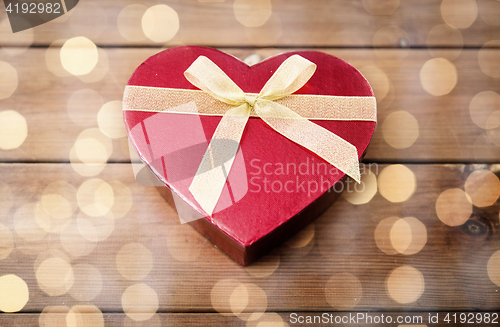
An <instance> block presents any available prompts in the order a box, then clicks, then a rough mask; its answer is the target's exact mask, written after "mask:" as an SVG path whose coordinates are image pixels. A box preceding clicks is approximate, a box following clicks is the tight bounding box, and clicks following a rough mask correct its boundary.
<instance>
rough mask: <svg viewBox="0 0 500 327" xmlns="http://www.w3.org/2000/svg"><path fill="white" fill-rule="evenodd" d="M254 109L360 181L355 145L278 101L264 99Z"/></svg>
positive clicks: (282, 131)
mask: <svg viewBox="0 0 500 327" xmlns="http://www.w3.org/2000/svg"><path fill="white" fill-rule="evenodd" d="M254 109H255V111H256V113H257V115H259V117H260V118H261V119H262V120H264V121H265V122H266V123H267V124H268V125H269V126H270V127H272V128H273V129H274V130H276V131H277V132H278V133H280V134H281V135H283V136H285V137H286V138H288V139H290V140H291V141H293V142H295V143H297V144H299V145H301V146H303V147H304V148H306V149H308V150H310V151H312V152H314V153H315V154H317V155H318V156H320V157H321V158H323V159H324V160H326V161H327V162H328V163H330V164H331V165H333V166H335V167H336V168H337V169H339V170H340V171H342V172H343V173H345V174H346V175H348V176H350V177H351V178H353V179H354V180H355V181H356V182H358V183H359V182H360V181H361V174H360V172H359V161H358V158H359V157H358V150H357V149H356V147H355V146H354V145H352V144H351V143H349V142H347V141H346V140H344V139H343V138H341V137H340V136H338V135H335V134H334V133H332V132H330V131H328V130H327V129H325V128H323V127H321V126H319V125H317V124H315V123H313V122H311V121H309V120H307V119H306V118H304V117H302V116H300V115H299V114H297V113H295V112H294V111H292V110H290V109H289V108H287V107H285V106H283V105H280V104H278V103H276V102H272V101H268V100H261V101H258V103H256V105H255V106H254Z"/></svg>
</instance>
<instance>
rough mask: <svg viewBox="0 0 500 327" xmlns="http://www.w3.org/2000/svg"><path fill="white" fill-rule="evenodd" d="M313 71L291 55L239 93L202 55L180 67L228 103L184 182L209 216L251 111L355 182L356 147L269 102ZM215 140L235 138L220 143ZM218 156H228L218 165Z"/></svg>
mask: <svg viewBox="0 0 500 327" xmlns="http://www.w3.org/2000/svg"><path fill="white" fill-rule="evenodd" d="M315 70H316V65H315V64H314V63H312V62H311V61H309V60H307V59H305V58H303V57H301V56H299V55H293V56H291V57H289V58H288V59H286V60H285V61H284V62H283V63H282V64H281V66H280V67H279V68H278V69H277V70H276V72H275V73H274V74H273V76H271V78H270V79H269V80H268V81H267V83H266V84H265V85H264V87H263V88H262V90H261V91H260V93H259V94H248V93H244V92H243V91H242V90H241V89H240V88H239V87H238V86H237V85H236V84H235V83H234V82H233V81H232V80H231V79H230V78H229V77H228V76H227V75H226V74H225V73H224V71H222V70H221V69H220V68H219V67H218V66H217V65H216V64H214V63H213V62H212V61H211V60H210V59H208V58H207V57H204V56H200V57H198V58H197V59H196V60H195V61H194V62H193V63H192V64H191V66H190V67H189V68H188V69H187V70H186V71H185V72H184V75H185V77H186V78H187V79H188V80H189V82H190V83H192V84H193V85H194V86H196V87H198V88H199V89H201V90H202V91H204V92H206V93H208V94H209V95H210V96H212V97H213V98H215V99H217V100H219V101H222V102H224V103H226V104H229V105H230V106H232V107H231V108H230V109H229V110H227V111H226V112H225V113H224V115H223V116H222V119H221V121H220V123H219V125H218V126H217V128H216V130H215V133H214V135H213V137H212V140H211V141H210V144H209V146H208V148H207V150H206V152H205V155H204V156H203V159H202V161H201V163H200V166H199V168H198V171H197V173H196V175H195V177H194V179H193V181H192V183H191V185H190V186H189V190H190V192H191V193H192V194H193V196H194V198H195V199H196V201H197V202H198V203H199V204H200V206H201V207H202V209H203V210H204V211H205V212H207V213H208V214H209V215H212V213H213V211H214V209H215V206H216V204H217V201H218V200H219V197H220V195H221V193H222V190H223V188H224V185H225V183H226V179H227V176H228V172H229V171H230V170H231V166H232V164H233V161H234V158H235V156H236V153H237V151H238V148H239V143H240V140H241V137H242V134H243V131H244V129H245V125H246V123H247V121H248V118H249V117H250V115H251V113H255V114H256V115H257V116H258V117H260V118H261V119H262V120H263V121H264V122H266V123H267V124H268V125H269V126H270V127H272V128H273V129H274V130H275V131H277V132H278V133H280V134H281V135H283V136H284V137H286V138H288V139H290V140H291V141H293V142H295V143H297V144H299V145H301V146H303V147H305V148H306V149H308V150H310V151H312V152H314V153H315V154H317V155H318V156H320V157H321V158H323V159H324V160H326V161H327V162H328V163H330V164H331V165H333V166H335V167H336V168H337V169H339V170H340V171H342V172H343V173H345V174H347V175H349V176H350V177H352V178H353V179H354V180H356V181H357V182H359V181H360V172H359V163H358V152H357V149H356V147H355V146H354V145H352V144H351V143H349V142H347V141H345V140H344V139H342V138H341V137H339V136H337V135H335V134H334V133H332V132H330V131H328V130H327V129H325V128H323V127H321V126H319V125H317V124H315V123H313V122H311V121H309V120H308V119H306V118H304V117H302V116H301V115H299V114H298V113H296V112H295V111H293V110H291V109H289V108H288V107H286V106H284V105H282V104H280V103H278V102H276V101H275V100H279V99H282V98H285V97H287V96H289V95H291V94H292V93H294V92H295V91H297V90H299V89H300V88H301V87H302V86H304V84H306V83H307V81H308V80H309V79H310V78H311V76H312V75H313V74H314V72H315ZM332 109H333V108H332ZM220 140H232V141H235V142H224V143H221V142H220ZM218 141H219V142H218ZM218 157H221V158H231V159H229V160H227V161H226V162H224V163H223V164H219V163H218V160H217V158H218Z"/></svg>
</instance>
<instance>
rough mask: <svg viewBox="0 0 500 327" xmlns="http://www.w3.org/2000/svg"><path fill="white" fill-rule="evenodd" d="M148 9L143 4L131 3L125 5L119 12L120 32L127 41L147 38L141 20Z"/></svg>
mask: <svg viewBox="0 0 500 327" xmlns="http://www.w3.org/2000/svg"><path fill="white" fill-rule="evenodd" d="M147 9H148V8H147V7H146V6H143V5H141V4H131V5H128V6H126V7H124V8H123V9H122V10H121V11H120V13H119V14H118V19H117V24H118V32H119V33H120V35H121V36H123V37H124V38H125V39H126V40H127V41H130V42H139V41H143V40H145V39H146V35H144V33H143V31H142V28H141V21H142V16H143V15H144V14H145V13H146V10H147Z"/></svg>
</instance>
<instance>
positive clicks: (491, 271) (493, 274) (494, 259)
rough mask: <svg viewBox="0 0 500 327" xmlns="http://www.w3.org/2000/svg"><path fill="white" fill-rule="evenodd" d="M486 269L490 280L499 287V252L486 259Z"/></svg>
mask: <svg viewBox="0 0 500 327" xmlns="http://www.w3.org/2000/svg"><path fill="white" fill-rule="evenodd" d="M486 269H487V271H488V277H489V278H490V280H491V281H492V282H493V283H495V284H497V285H498V286H500V251H496V252H495V253H493V255H492V256H491V257H490V258H489V259H488V264H487V266H486Z"/></svg>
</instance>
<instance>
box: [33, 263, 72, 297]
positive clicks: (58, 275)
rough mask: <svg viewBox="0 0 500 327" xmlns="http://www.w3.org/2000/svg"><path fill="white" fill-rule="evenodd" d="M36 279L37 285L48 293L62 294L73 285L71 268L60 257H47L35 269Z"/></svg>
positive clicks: (53, 294)
mask: <svg viewBox="0 0 500 327" xmlns="http://www.w3.org/2000/svg"><path fill="white" fill-rule="evenodd" d="M36 279H37V282H38V286H39V287H40V288H41V289H42V290H43V291H44V292H45V293H47V294H48V295H50V296H58V295H62V294H65V293H66V292H67V291H68V290H69V289H70V288H71V287H72V286H73V282H74V275H73V268H72V267H71V264H70V263H69V262H68V261H66V260H64V259H62V258H57V257H53V258H49V259H46V260H44V261H43V262H42V263H40V265H39V266H38V268H37V269H36Z"/></svg>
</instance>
